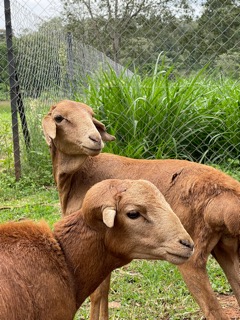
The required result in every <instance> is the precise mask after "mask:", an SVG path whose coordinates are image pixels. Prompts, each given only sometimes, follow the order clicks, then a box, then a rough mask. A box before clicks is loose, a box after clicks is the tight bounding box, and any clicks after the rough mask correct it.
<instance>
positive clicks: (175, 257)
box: [167, 252, 193, 264]
mask: <svg viewBox="0 0 240 320" xmlns="http://www.w3.org/2000/svg"><path fill="white" fill-rule="evenodd" d="M192 253H193V252H189V253H187V254H185V255H180V254H176V253H173V252H167V255H168V257H167V260H168V261H169V262H172V263H174V264H182V263H184V262H186V261H187V260H188V259H189V258H190V257H191V256H192Z"/></svg>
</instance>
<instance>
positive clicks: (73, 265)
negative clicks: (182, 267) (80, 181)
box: [0, 180, 193, 320]
mask: <svg viewBox="0 0 240 320" xmlns="http://www.w3.org/2000/svg"><path fill="white" fill-rule="evenodd" d="M153 235H154V236H153ZM192 253H193V242H192V240H191V238H190V236H189V234H188V233H187V232H186V230H185V229H184V228H183V226H182V224H181V222H180V220H179V218H178V217H177V216H176V215H175V214H174V212H173V211H172V209H171V208H170V206H169V204H168V203H167V202H166V200H165V199H164V197H163V195H162V194H161V193H160V191H159V190H158V189H157V188H156V187H155V186H154V185H153V184H152V183H150V182H148V181H144V180H105V181H102V182H99V183H98V184H96V185H95V186H93V187H92V188H91V189H90V190H89V191H88V192H87V194H86V197H85V199H84V201H83V206H82V209H81V210H79V211H76V212H75V213H72V214H70V215H68V216H66V217H64V218H63V219H62V220H60V221H59V222H58V223H56V225H55V228H54V232H51V230H50V229H49V227H48V226H47V224H46V223H45V222H41V223H38V224H37V223H34V222H32V221H22V222H8V223H5V224H2V225H0V261H1V263H0V319H1V320H11V319H12V320H33V319H36V320H72V319H73V318H74V315H75V313H76V311H77V309H78V308H79V307H80V305H81V304H82V303H83V301H84V300H85V299H86V298H87V297H88V296H89V295H90V294H91V293H92V292H93V291H94V290H95V289H96V288H97V286H98V285H99V284H100V283H101V282H102V280H103V279H104V278H105V277H106V276H107V275H108V274H109V273H110V272H111V271H112V270H113V269H116V268H119V267H121V266H123V265H124V264H126V263H129V262H130V261H131V260H132V259H135V258H136V259H153V260H156V259H160V260H162V259H164V260H167V261H169V262H172V263H174V264H179V263H183V262H185V261H186V260H187V259H188V258H189V257H190V256H191V254H192Z"/></svg>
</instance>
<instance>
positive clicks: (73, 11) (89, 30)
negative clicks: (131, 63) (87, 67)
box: [62, 0, 190, 63]
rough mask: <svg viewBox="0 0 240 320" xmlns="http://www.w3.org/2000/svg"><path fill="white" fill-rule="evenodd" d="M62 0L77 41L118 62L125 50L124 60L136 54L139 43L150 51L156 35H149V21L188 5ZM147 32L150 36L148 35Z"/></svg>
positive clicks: (130, 0)
mask: <svg viewBox="0 0 240 320" xmlns="http://www.w3.org/2000/svg"><path fill="white" fill-rule="evenodd" d="M62 2H63V3H64V15H65V16H66V17H67V24H68V28H69V30H70V31H72V32H73V34H74V35H75V36H76V37H77V38H78V39H79V40H80V41H82V42H83V43H85V44H90V45H92V46H94V47H95V48H97V49H98V50H100V51H102V52H104V53H105V54H106V55H107V56H109V57H110V58H112V59H113V60H114V61H115V62H118V63H119V62H122V61H123V60H125V58H126V52H128V57H127V58H128V59H127V60H131V59H132V58H133V57H135V58H136V55H137V56H138V55H139V54H138V53H137V52H138V51H139V50H138V49H136V48H137V47H139V49H140V46H141V45H143V46H144V47H145V51H146V50H149V52H152V50H153V48H154V46H155V44H154V41H155V38H156V34H155V35H154V36H153V33H151V31H150V30H149V27H150V26H151V27H154V26H153V25H152V24H151V23H152V20H155V21H157V20H160V21H161V22H162V21H163V20H164V19H166V17H170V16H172V15H171V10H173V8H174V10H176V11H177V12H179V10H180V9H181V10H182V11H181V12H182V14H185V13H186V12H187V11H188V10H189V8H190V6H189V3H188V1H187V0H182V1H177V0H176V1H175V0H172V1H170V0H161V1H151V0H138V1H136V0H128V1H124V0H101V1H100V0H96V1H90V0H88V1H87V0H71V1H66V0H62ZM158 26H159V23H158ZM146 30H147V32H145V31H146ZM156 32H158V31H156ZM150 34H151V36H153V37H152V38H149V35H150ZM133 46H134V48H133ZM131 52H132V53H133V56H132V55H131ZM146 52H147V51H146ZM148 55H149V53H148ZM155 56H156V54H155Z"/></svg>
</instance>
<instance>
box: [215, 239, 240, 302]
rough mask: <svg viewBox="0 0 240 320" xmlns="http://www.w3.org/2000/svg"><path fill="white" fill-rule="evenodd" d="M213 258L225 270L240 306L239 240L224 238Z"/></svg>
mask: <svg viewBox="0 0 240 320" xmlns="http://www.w3.org/2000/svg"><path fill="white" fill-rule="evenodd" d="M213 256H214V258H215V259H216V260H217V262H218V263H219V265H220V266H221V268H222V269H223V271H224V273H225V275H226V277H227V279H228V281H229V283H230V285H231V287H232V290H233V293H234V295H235V297H236V299H237V301H238V304H239V305H240V277H239V256H238V239H236V238H223V239H221V241H219V243H218V244H217V246H216V247H215V248H214V250H213Z"/></svg>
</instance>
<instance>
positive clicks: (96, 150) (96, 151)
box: [82, 146, 102, 153]
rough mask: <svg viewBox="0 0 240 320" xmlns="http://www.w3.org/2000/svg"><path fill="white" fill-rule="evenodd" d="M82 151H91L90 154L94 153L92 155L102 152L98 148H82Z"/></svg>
mask: <svg viewBox="0 0 240 320" xmlns="http://www.w3.org/2000/svg"><path fill="white" fill-rule="evenodd" d="M82 147H83V148H84V149H87V150H89V151H91V152H94V153H99V152H101V151H102V148H101V147H100V148H89V147H86V146H82Z"/></svg>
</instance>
